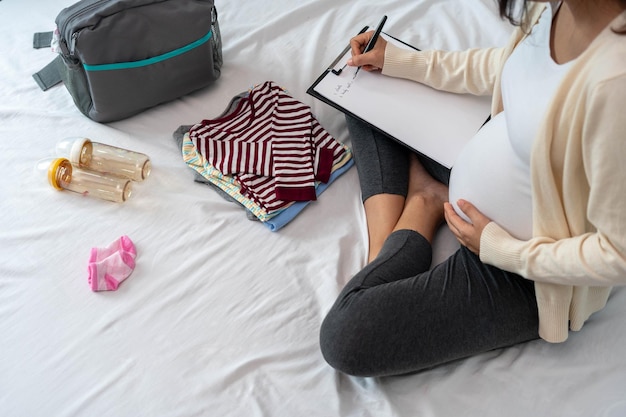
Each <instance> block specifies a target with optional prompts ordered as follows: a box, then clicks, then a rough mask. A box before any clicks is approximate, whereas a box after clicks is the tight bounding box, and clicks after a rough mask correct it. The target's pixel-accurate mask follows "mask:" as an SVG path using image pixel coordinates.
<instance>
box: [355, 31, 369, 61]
mask: <svg viewBox="0 0 626 417" xmlns="http://www.w3.org/2000/svg"><path fill="white" fill-rule="evenodd" d="M372 36H374V31H372V30H370V31H369V32H365V33H361V34H359V35H356V36H355V37H354V38H352V39H350V50H351V52H352V56H355V55H361V54H362V53H363V50H364V49H365V47H366V46H367V43H368V42H369V41H370V39H372Z"/></svg>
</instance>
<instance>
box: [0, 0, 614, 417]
mask: <svg viewBox="0 0 626 417" xmlns="http://www.w3.org/2000/svg"><path fill="white" fill-rule="evenodd" d="M71 3H72V2H71V1H69V0H47V1H36V0H2V1H0V33H1V35H2V36H1V39H2V40H1V41H0V74H1V77H0V97H1V100H0V140H1V143H2V150H1V152H0V158H1V160H0V178H1V180H0V209H1V213H2V215H1V216H0V415H2V416H15V417H21V416H25V417H26V416H27V417H35V416H242V417H257V416H259V417H260V416H285V417H294V416H328V417H332V416H520V417H521V416H603V417H617V416H626V355H625V354H624V346H625V345H626V322H625V320H624V317H625V314H626V292H624V291H623V290H622V289H616V290H615V291H614V293H613V295H612V297H611V299H610V300H609V304H608V306H607V308H606V309H604V310H603V311H601V312H600V313H598V314H596V315H594V316H593V317H592V318H591V319H590V320H589V322H588V323H587V324H586V326H585V327H584V329H583V330H582V331H581V332H579V333H572V334H571V335H570V338H569V340H568V341H567V343H564V344H558V345H550V344H547V343H545V342H542V341H535V342H531V343H527V344H524V345H519V346H515V347H511V348H508V349H503V350H497V351H493V352H488V353H485V354H482V355H478V356H475V357H472V358H469V359H466V360H461V361H457V362H454V363H451V364H448V365H444V366H440V367H437V368H435V369H432V370H429V371H425V372H421V373H419V374H415V375H409V376H402V377H391V378H354V377H349V376H345V375H342V374H339V373H337V372H336V371H334V370H333V369H331V368H330V367H329V366H328V365H327V364H326V363H325V362H324V360H323V358H322V356H321V354H320V351H319V347H318V333H319V326H320V323H321V321H322V319H323V317H324V315H325V314H326V312H327V311H328V309H329V308H330V306H331V305H332V303H333V302H334V300H335V298H336V296H337V294H338V293H339V291H340V289H341V288H342V286H343V285H344V284H345V283H346V282H347V280H349V279H350V277H351V276H352V275H353V274H354V273H356V272H357V271H358V270H359V269H360V268H361V267H362V266H363V265H364V263H365V259H366V255H367V254H366V247H367V245H366V241H365V239H366V230H365V223H364V215H363V211H362V206H361V202H360V195H359V186H358V178H357V174H356V169H351V170H349V171H348V172H347V173H346V174H344V175H343V176H341V177H340V178H339V179H338V180H337V181H336V182H334V183H333V184H332V185H331V186H330V187H329V188H328V189H327V190H326V191H325V192H324V193H323V194H322V195H321V197H320V198H319V199H318V200H317V201H315V202H313V203H311V204H309V205H308V206H307V207H306V208H305V209H304V210H303V211H302V212H301V213H300V214H299V215H298V216H297V217H296V218H295V219H294V220H293V221H292V222H290V223H289V224H288V225H287V226H285V227H284V228H283V229H281V230H279V231H277V232H271V231H269V230H268V229H267V228H266V227H264V226H263V225H262V224H259V223H258V222H252V221H249V220H247V219H246V216H245V213H244V211H243V209H242V208H241V207H240V206H238V205H236V204H234V203H231V202H228V201H225V200H224V199H223V198H222V197H220V196H219V195H218V194H217V193H216V192H215V191H214V190H212V189H210V188H209V187H207V186H206V185H203V184H199V183H195V182H194V181H193V172H192V171H191V169H190V168H188V167H187V166H186V165H185V164H184V162H183V161H182V158H181V154H180V149H179V148H178V147H177V146H176V144H175V142H174V140H173V139H172V132H173V131H174V130H175V129H176V128H177V127H178V126H180V125H184V124H192V123H195V122H198V121H200V120H202V119H204V118H210V117H214V116H217V115H219V114H220V113H221V112H222V110H223V109H224V107H225V106H226V105H227V104H228V102H229V100H230V98H231V97H232V96H234V95H235V94H237V93H239V92H241V91H244V90H247V89H248V88H250V87H252V86H253V85H255V84H258V83H262V82H264V81H268V80H272V81H275V82H277V83H279V84H280V85H282V86H283V87H284V88H286V89H287V90H288V91H289V92H290V94H291V95H292V96H294V97H296V98H298V99H299V100H301V101H303V102H305V103H306V104H308V105H310V106H311V107H312V109H313V113H314V114H315V115H316V116H317V118H318V120H319V121H320V123H321V124H322V125H323V126H324V127H325V128H326V129H327V130H328V131H329V132H330V133H331V134H332V135H333V136H334V137H336V138H337V139H338V140H340V141H342V142H344V143H346V144H348V145H349V143H350V140H349V137H348V134H347V129H346V126H345V122H344V119H343V115H341V114H340V113H339V112H337V111H336V110H334V109H332V108H330V107H329V106H327V105H325V104H323V103H321V102H319V101H317V100H315V99H313V98H312V97H310V96H308V95H307V94H306V89H307V88H308V87H309V85H311V83H312V82H313V81H314V80H315V79H316V78H317V76H318V75H319V74H320V73H321V71H323V70H324V68H326V66H327V65H328V64H329V63H330V62H331V61H332V60H333V59H334V58H335V56H337V55H338V54H339V52H340V51H341V50H342V49H343V48H344V47H345V46H346V44H347V42H348V39H349V38H350V37H351V36H352V35H354V34H355V33H356V32H358V30H359V29H360V28H361V27H363V26H364V25H365V24H368V25H370V26H372V25H375V24H376V23H377V22H378V21H379V20H380V17H381V16H382V15H383V14H387V15H388V21H387V25H386V27H385V30H386V31H387V32H388V33H390V34H391V35H394V36H397V37H400V38H402V39H403V40H405V41H408V42H409V43H412V44H414V45H416V46H418V47H421V48H428V47H435V48H446V49H461V48H467V47H480V46H490V45H501V44H503V43H504V42H505V41H506V39H507V35H508V33H509V30H510V29H509V27H508V26H507V24H505V23H504V22H502V21H501V20H500V19H499V17H498V16H497V14H496V12H495V2H494V1H493V0H463V1H456V0H415V1H399V0H392V1H386V2H380V1H373V0H360V1H356V0H346V1H340V2H338V1H332V0H304V1H289V0H271V1H265V2H249V1H248V2H244V1H242V0H232V1H223V2H222V1H218V2H217V8H218V11H219V21H220V25H221V30H222V38H223V53H224V66H223V68H222V77H221V78H220V79H219V81H218V82H217V83H216V84H214V85H213V86H211V87H209V88H206V89H203V90H201V91H198V92H196V93H193V94H191V95H188V96H185V97H183V98H181V99H178V100H175V101H173V102H170V103H167V104H164V105H161V106H158V107H156V108H153V109H151V110H148V111H146V112H144V113H142V114H140V115H137V116H135V117H132V118H129V119H126V120H123V121H119V122H114V123H109V124H98V123H95V122H93V121H90V120H89V119H87V118H86V117H84V116H83V115H81V114H80V113H79V112H78V110H77V109H76V107H75V106H74V104H73V102H72V100H71V97H70V96H69V94H68V93H67V91H66V89H65V88H64V87H63V86H59V87H55V88H53V89H51V90H50V91H48V92H45V93H44V92H42V91H41V90H40V89H39V87H38V86H37V85H36V84H35V82H34V80H33V79H32V77H31V74H33V73H34V72H36V71H38V70H39V69H40V68H41V67H43V66H44V65H45V64H47V63H48V62H49V61H50V60H51V59H52V58H53V57H54V55H53V54H52V52H50V51H48V50H43V49H42V50H35V49H33V48H32V37H33V33H34V32H40V31H48V30H52V29H53V28H54V19H55V17H56V15H57V14H58V12H59V11H60V10H61V9H62V8H63V7H66V6H68V5H70V4H71ZM420 105H427V103H418V104H417V106H420ZM72 136H86V137H89V138H91V139H92V140H94V141H99V142H104V143H107V144H111V145H116V146H120V147H124V148H128V149H133V150H137V151H140V152H143V153H146V154H147V155H149V156H150V157H151V160H152V164H153V172H152V174H151V176H150V177H149V178H148V179H147V181H145V182H143V183H139V184H137V185H136V187H135V192H134V195H133V196H132V197H131V199H130V200H129V201H127V202H126V203H124V204H115V203H108V202H103V201H99V200H95V199H92V198H88V197H82V196H78V195H74V194H71V193H69V192H57V191H55V190H53V189H52V188H51V187H49V186H48V185H47V184H46V183H45V182H43V181H41V180H40V179H38V178H37V177H36V176H35V175H34V174H33V168H34V166H35V163H36V162H37V161H38V160H39V159H41V158H45V157H48V156H53V155H54V146H55V143H56V142H57V141H58V140H60V139H63V138H65V137H72ZM122 235H128V236H130V237H131V239H132V240H133V241H134V242H135V244H136V247H137V258H136V268H135V270H134V272H133V273H132V275H131V276H130V277H129V278H128V279H127V280H126V281H124V282H123V283H122V285H121V286H120V288H119V289H118V290H117V291H110V292H98V293H94V292H92V291H91V290H90V288H89V286H88V284H87V271H86V269H87V260H88V257H89V251H90V249H91V248H92V247H105V246H107V245H108V244H109V243H111V242H112V241H114V240H115V239H117V238H118V237H120V236H122ZM454 246H455V243H454V241H453V240H451V239H450V235H449V234H445V233H443V234H442V236H441V239H440V241H439V242H438V252H437V253H438V257H439V258H440V257H441V256H443V255H444V253H445V252H446V251H448V250H450V249H452V248H453V247H454Z"/></svg>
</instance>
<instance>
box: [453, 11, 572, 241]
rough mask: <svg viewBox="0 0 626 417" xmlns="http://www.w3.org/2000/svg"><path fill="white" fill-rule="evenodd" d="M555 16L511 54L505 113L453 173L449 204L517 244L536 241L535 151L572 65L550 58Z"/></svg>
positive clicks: (462, 157)
mask: <svg viewBox="0 0 626 417" xmlns="http://www.w3.org/2000/svg"><path fill="white" fill-rule="evenodd" d="M552 16H553V13H552V11H551V8H550V7H548V8H547V9H546V11H545V12H544V13H543V14H542V16H541V18H540V20H539V22H538V23H537V24H536V25H535V26H534V27H533V29H532V32H531V33H530V35H529V36H528V37H526V39H524V40H523V41H522V43H520V45H519V46H518V47H517V48H516V49H515V50H514V51H513V53H512V54H511V56H510V57H509V58H508V60H507V62H506V63H505V65H504V68H503V72H502V100H503V106H504V111H503V112H501V113H499V114H498V115H496V116H495V117H494V118H493V119H492V120H490V121H489V123H487V124H486V125H485V126H483V127H482V129H480V130H479V131H478V132H477V133H476V135H475V136H474V137H473V138H472V139H470V141H469V142H468V143H467V145H466V146H465V148H464V149H463V151H461V153H460V154H459V157H458V158H457V160H456V161H455V163H454V167H453V168H452V172H451V174H450V195H449V197H450V202H451V203H452V204H453V206H454V208H455V210H456V212H457V213H459V215H460V216H461V217H463V218H465V219H466V220H469V219H468V218H467V217H466V216H465V214H463V212H462V211H461V210H460V209H459V208H458V207H457V206H456V201H457V200H458V199H460V198H462V199H465V200H467V201H469V202H471V203H472V204H474V205H475V206H476V207H477V208H478V209H479V210H480V211H481V212H482V213H483V214H485V215H486V216H487V217H489V218H490V219H492V220H493V221H495V222H496V223H498V224H499V225H500V226H501V227H503V228H504V229H505V230H507V231H508V232H509V233H511V234H512V235H513V236H515V237H517V238H518V239H522V240H527V239H530V238H531V237H532V205H531V203H532V197H531V196H532V193H531V184H530V154H531V147H532V143H533V140H534V138H535V136H536V135H537V130H538V128H539V125H540V123H541V122H542V120H543V114H544V113H545V111H546V109H547V107H548V104H549V103H550V100H551V99H552V96H553V95H554V92H555V90H556V88H557V87H558V84H559V82H560V81H561V79H562V78H563V76H564V75H565V72H566V71H567V70H568V68H569V67H570V66H571V64H572V63H573V61H570V62H568V63H566V64H564V65H559V64H557V63H555V62H554V60H553V59H552V57H551V54H550V31H551V26H552Z"/></svg>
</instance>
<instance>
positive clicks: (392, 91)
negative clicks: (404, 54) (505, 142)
mask: <svg viewBox="0 0 626 417" xmlns="http://www.w3.org/2000/svg"><path fill="white" fill-rule="evenodd" d="M383 37H384V38H385V39H386V40H387V41H388V42H391V43H393V44H395V45H398V46H400V47H403V48H406V49H409V47H407V46H406V45H404V44H403V43H401V42H398V41H396V40H394V39H393V38H391V37H389V36H384V35H383ZM349 57H350V52H348V53H346V54H345V55H344V57H343V58H342V59H340V60H339V62H338V63H337V65H336V66H335V67H334V69H339V68H342V67H343V65H344V63H345V62H346V61H347V60H348V58H349ZM355 72H356V68H354V67H345V68H344V69H343V70H342V71H341V72H340V73H339V75H336V74H335V73H333V72H332V71H328V72H327V73H326V76H325V77H324V78H323V79H321V80H320V82H319V83H318V84H317V85H315V86H314V88H313V90H314V91H315V92H316V93H318V94H320V95H322V96H323V97H325V98H326V99H327V100H329V101H330V102H332V103H334V104H335V105H336V106H338V107H339V108H342V109H344V111H346V112H348V113H351V114H353V115H355V116H357V117H359V118H361V119H363V120H365V121H366V122H368V123H370V124H372V125H373V126H375V127H377V128H378V129H380V130H381V131H383V132H385V133H386V134H388V135H390V136H391V137H393V138H395V139H396V140H398V141H400V142H402V143H404V144H405V145H407V146H409V147H410V148H412V149H414V150H416V151H418V152H420V153H422V154H424V155H426V156H428V157H430V158H431V159H433V160H435V161H437V162H439V163H440V164H442V165H444V166H446V167H448V168H450V167H452V165H453V164H454V161H455V160H456V157H457V156H458V154H459V152H460V151H461V149H462V148H463V146H464V145H465V143H466V142H467V141H468V140H469V138H471V137H472V136H473V135H474V134H475V133H476V131H477V130H478V129H479V128H480V126H481V125H482V124H483V123H484V121H485V120H486V119H487V117H488V116H489V104H490V100H489V98H488V97H478V96H472V95H468V94H454V93H447V92H442V91H437V90H435V89H433V88H430V87H428V86H425V85H423V84H420V83H416V82H414V81H410V80H405V79H400V78H393V77H387V76H384V75H382V74H380V73H379V72H367V71H360V72H359V74H358V75H357V77H356V78H354V74H355Z"/></svg>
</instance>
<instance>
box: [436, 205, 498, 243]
mask: <svg viewBox="0 0 626 417" xmlns="http://www.w3.org/2000/svg"><path fill="white" fill-rule="evenodd" d="M457 205H458V206H459V208H460V209H461V210H462V211H463V213H465V214H466V215H467V217H469V219H470V220H471V221H472V222H471V223H469V222H466V221H465V220H464V219H463V218H462V217H461V216H459V215H458V214H456V212H455V211H454V207H452V204H450V203H445V204H444V215H445V217H446V222H448V227H449V228H450V230H452V233H454V235H455V236H456V238H457V240H458V241H459V242H461V245H463V246H466V247H467V248H468V249H469V250H471V251H472V252H474V253H475V254H476V255H479V254H480V235H481V234H482V233H483V229H484V228H485V226H487V224H488V223H489V222H490V221H491V220H490V219H489V218H488V217H487V216H485V215H484V214H482V213H481V212H480V211H478V209H477V208H476V207H475V206H474V205H473V204H472V203H470V202H469V201H465V200H459V201H457Z"/></svg>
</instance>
